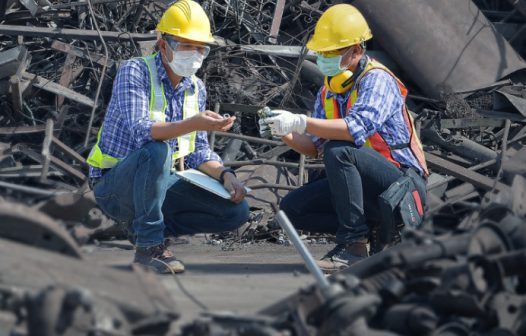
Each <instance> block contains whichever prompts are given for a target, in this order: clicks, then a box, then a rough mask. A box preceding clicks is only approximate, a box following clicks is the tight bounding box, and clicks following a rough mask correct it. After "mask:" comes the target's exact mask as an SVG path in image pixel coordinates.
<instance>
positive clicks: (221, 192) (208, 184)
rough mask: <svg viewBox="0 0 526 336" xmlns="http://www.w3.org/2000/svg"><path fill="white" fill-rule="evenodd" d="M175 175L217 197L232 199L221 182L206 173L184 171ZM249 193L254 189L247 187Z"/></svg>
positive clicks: (193, 170)
mask: <svg viewBox="0 0 526 336" xmlns="http://www.w3.org/2000/svg"><path fill="white" fill-rule="evenodd" d="M175 174H176V175H177V176H178V177H180V178H181V179H182V180H184V181H186V182H189V183H192V184H194V185H196V186H198V187H200V188H202V189H205V190H207V191H209V192H211V193H213V194H216V195H217V196H220V197H222V198H225V199H230V197H231V196H230V192H229V191H228V190H226V189H225V187H223V185H222V184H221V182H219V181H218V180H216V179H215V178H213V177H210V176H208V175H206V174H205V173H203V172H201V171H199V170H197V169H187V170H183V171H176V172H175ZM245 190H246V191H247V192H250V191H252V189H250V188H248V187H245Z"/></svg>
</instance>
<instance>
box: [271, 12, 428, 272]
mask: <svg viewBox="0 0 526 336" xmlns="http://www.w3.org/2000/svg"><path fill="white" fill-rule="evenodd" d="M371 37H372V34H371V31H370V29H369V27H368V25H367V23H366V21H365V19H364V17H363V16H362V15H361V13H360V12H359V11H358V10H357V9H356V8H355V7H353V6H351V5H348V4H339V5H335V6H333V7H330V8H329V9H328V10H327V11H326V12H324V13H323V15H322V16H321V17H320V19H319V21H318V22H317V24H316V27H315V30H314V35H313V36H312V38H311V39H310V40H309V42H308V43H307V47H308V48H309V49H310V50H313V51H315V52H316V53H317V55H318V56H317V64H318V67H319V69H320V70H321V72H322V73H323V74H324V75H325V84H324V85H323V87H322V88H321V89H320V90H319V92H318V95H317V99H316V103H315V106H314V112H313V114H312V117H306V116H305V115H302V114H293V113H290V112H288V111H284V110H270V111H267V113H268V114H269V115H268V117H266V118H263V119H260V130H261V132H262V134H264V133H265V132H268V131H269V130H270V132H271V133H272V134H273V135H275V136H281V137H282V139H283V141H284V142H285V143H287V144H288V145H289V146H290V147H291V148H293V149H294V150H296V151H297V152H300V153H303V154H305V155H308V156H312V157H323V161H324V164H325V177H324V178H321V179H318V180H316V181H314V182H311V183H309V184H307V185H305V186H303V187H301V188H299V189H296V190H294V191H292V192H290V193H289V194H288V195H287V196H286V197H285V198H284V199H283V200H282V202H281V204H280V207H281V209H282V210H283V211H284V212H285V213H286V214H287V216H288V217H289V218H290V220H291V222H292V223H293V224H294V225H295V226H296V228H298V229H302V230H307V231H311V232H327V233H335V234H336V242H337V246H336V247H335V248H334V249H333V250H332V251H330V252H329V253H328V254H327V255H326V256H325V257H323V259H322V260H320V261H319V266H320V267H321V268H322V269H323V270H325V271H327V272H331V271H336V270H339V269H342V268H345V267H348V266H349V265H351V264H353V263H354V262H356V261H359V260H361V259H363V258H365V257H367V256H368V252H369V251H368V249H367V244H368V239H369V236H370V235H369V231H370V228H369V226H368V224H367V223H368V222H376V223H381V224H383V223H387V224H389V223H390V225H391V226H390V227H387V230H384V231H383V232H384V236H385V232H389V231H393V230H396V229H397V228H400V225H399V224H401V223H402V219H404V222H405V219H407V217H409V218H410V220H413V222H411V223H410V225H412V226H418V225H419V224H420V222H421V219H422V216H423V215H424V206H425V180H426V177H427V175H428V170H427V167H426V162H425V158H424V152H423V150H422V146H421V144H420V141H419V139H418V136H417V134H416V133H415V129H414V127H413V120H412V118H411V115H410V114H409V113H408V110H407V108H406V105H405V99H406V96H407V90H406V88H405V86H404V85H403V84H402V83H401V82H400V80H398V78H396V77H395V76H394V75H393V73H391V71H389V70H388V69H387V68H386V67H385V66H383V65H382V64H380V63H379V62H377V61H375V60H373V59H371V58H370V57H368V56H367V54H366V53H365V41H366V40H369V39H370V38H371ZM389 195H394V196H393V197H386V196H389ZM396 197H398V198H399V200H398V202H392V200H395V198H396ZM395 201H396V200H395ZM407 208H409V210H411V211H412V212H410V211H406V210H408V209H407ZM411 216H413V217H411ZM402 217H404V218H402ZM384 238H385V237H384ZM384 240H385V239H384Z"/></svg>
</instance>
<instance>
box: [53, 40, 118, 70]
mask: <svg viewBox="0 0 526 336" xmlns="http://www.w3.org/2000/svg"><path fill="white" fill-rule="evenodd" d="M51 48H53V49H55V50H58V51H62V52H65V53H66V54H68V55H74V56H77V57H80V58H83V59H86V60H89V61H92V62H95V63H98V64H100V65H104V64H106V66H109V67H111V66H113V65H114V64H115V61H113V60H112V59H109V60H108V61H107V62H105V61H104V59H105V57H104V55H101V54H98V53H89V52H87V51H85V50H84V49H81V48H79V47H75V46H73V45H71V44H67V43H64V42H61V41H57V40H55V41H53V43H52V44H51Z"/></svg>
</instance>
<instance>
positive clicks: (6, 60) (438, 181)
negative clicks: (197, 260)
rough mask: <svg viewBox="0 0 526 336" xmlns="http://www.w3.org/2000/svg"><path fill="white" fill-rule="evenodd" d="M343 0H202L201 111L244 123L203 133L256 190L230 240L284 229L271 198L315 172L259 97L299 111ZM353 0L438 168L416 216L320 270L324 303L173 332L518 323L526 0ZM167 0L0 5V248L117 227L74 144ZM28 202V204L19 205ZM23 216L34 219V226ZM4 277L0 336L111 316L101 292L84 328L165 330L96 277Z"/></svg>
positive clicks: (510, 331) (144, 48)
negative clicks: (273, 133)
mask: <svg viewBox="0 0 526 336" xmlns="http://www.w3.org/2000/svg"><path fill="white" fill-rule="evenodd" d="M337 2H339V1H328V0H322V1H314V0H307V1H299V0H288V1H285V0H267V1H251V0H205V1H201V4H202V5H203V7H204V8H205V10H206V11H207V13H208V14H209V16H210V18H211V21H212V27H213V30H214V32H215V35H216V37H217V40H218V43H217V45H216V46H214V47H213V48H212V52H211V54H210V56H209V57H208V59H207V60H206V63H205V66H204V67H203V69H202V70H201V72H200V73H199V74H198V75H199V76H200V77H201V78H203V80H204V81H205V84H206V87H207V90H208V102H207V103H208V108H209V109H211V110H215V111H217V112H225V113H231V114H236V115H237V116H238V118H237V120H238V121H239V123H238V124H237V125H236V127H235V128H234V129H233V131H232V132H231V133H220V132H217V133H214V134H211V139H210V143H211V145H212V146H213V147H214V148H215V150H216V151H217V152H219V153H221V155H222V158H223V159H224V161H225V165H228V166H232V167H234V168H236V170H237V172H238V176H240V178H242V179H243V180H245V182H246V183H247V185H248V186H250V187H251V188H252V189H254V192H253V193H252V196H251V198H250V200H249V202H250V205H251V210H252V217H251V218H252V219H251V221H250V222H249V223H248V224H247V226H246V227H245V228H244V230H243V231H242V233H243V234H242V235H241V236H235V237H231V236H224V237H216V238H221V239H226V240H227V245H226V247H227V248H230V247H232V246H235V243H237V242H246V241H253V240H260V239H268V240H271V241H275V242H277V243H280V242H286V238H285V236H284V235H283V232H282V231H279V229H278V228H277V227H276V226H273V224H272V223H273V217H274V213H275V210H276V209H277V205H278V204H279V201H280V200H281V198H282V197H283V196H284V195H285V193H286V192H287V190H290V189H294V188H296V187H298V186H299V185H302V184H303V183H306V182H308V181H311V180H313V179H314V178H315V177H316V175H317V174H319V172H320V170H322V169H323V165H322V164H321V162H319V161H317V160H313V159H309V158H305V157H304V156H299V155H297V154H295V153H293V152H292V151H290V150H289V149H288V148H287V147H286V146H284V144H283V143H282V142H281V141H278V140H275V139H261V138H259V137H258V136H257V134H258V130H257V118H258V117H257V114H256V111H258V110H259V109H260V108H261V107H262V106H271V107H282V108H287V109H289V110H292V111H294V112H297V113H309V111H310V110H311V109H312V106H313V104H314V101H315V96H316V93H317V90H318V89H319V86H320V85H321V83H322V81H323V76H322V75H321V74H320V72H319V71H318V70H317V68H316V66H315V64H314V63H313V61H314V60H315V55H313V54H311V53H309V52H308V50H306V49H305V47H304V45H305V42H306V40H307V38H308V36H309V35H310V32H311V31H312V29H313V27H314V23H315V22H316V20H317V18H318V17H319V15H320V14H321V13H322V12H323V10H325V9H326V8H327V7H328V6H330V5H332V4H334V3H337ZM352 3H353V4H355V5H356V6H358V7H359V8H360V9H361V10H362V11H363V13H364V15H365V16H366V17H367V19H368V21H369V22H371V26H372V29H373V33H374V34H375V39H374V41H373V42H372V44H371V45H369V46H368V50H369V52H370V53H371V55H373V56H374V57H375V58H378V59H379V60H380V61H382V62H383V63H385V64H387V65H389V67H390V68H391V69H393V70H394V71H395V72H396V73H397V75H399V76H400V77H401V78H403V80H404V82H405V83H406V84H407V85H408V87H409V88H410V96H409V99H408V106H409V108H410V110H411V111H412V112H413V113H414V115H415V120H416V123H417V127H418V130H419V132H420V134H421V138H422V140H423V143H424V145H425V151H426V158H427V160H428V165H429V167H430V168H431V170H432V171H433V174H432V175H431V176H430V179H429V182H428V186H427V189H428V195H429V197H428V199H429V200H430V205H429V209H428V215H427V217H426V223H425V225H424V230H423V231H421V232H411V233H408V234H407V235H406V237H405V239H404V243H403V244H401V245H398V246H396V247H394V248H391V249H388V250H385V251H381V252H379V253H378V254H376V255H374V256H372V257H371V258H369V259H368V260H366V262H363V263H361V264H358V265H357V266H355V267H352V268H351V269H349V271H347V272H344V273H343V274H340V275H338V276H336V277H334V278H333V279H332V281H331V283H332V284H334V286H336V287H338V288H339V290H340V291H341V292H340V293H342V294H341V295H339V296H338V297H336V298H333V299H331V298H330V299H327V300H322V299H320V296H319V295H318V294H319V293H318V292H317V291H318V290H317V288H316V287H312V288H309V289H306V290H305V291H302V292H301V293H298V294H297V295H296V296H294V297H290V298H287V299H285V300H284V302H282V303H277V304H276V305H274V306H273V307H268V308H267V309H265V310H263V311H262V312H261V314H259V315H258V316H237V317H232V316H222V315H220V314H209V315H207V316H204V317H203V319H200V320H197V321H195V322H194V323H191V324H189V325H187V327H186V328H185V329H184V330H183V334H184V335H220V334H221V332H225V333H226V332H227V331H228V332H230V334H232V335H246V334H251V333H252V334H254V333H256V332H258V333H259V334H263V335H278V334H279V335H283V334H297V335H314V334H319V335H335V334H338V333H342V334H345V335H352V334H368V335H374V334H382V335H394V334H404V335H411V334H414V335H467V334H468V333H469V332H471V331H475V332H477V333H479V334H481V335H497V334H499V335H502V334H504V335H521V334H524V333H526V327H525V325H524V320H525V313H524V312H525V311H526V301H525V298H524V293H525V281H526V280H525V279H526V274H525V273H524V271H523V269H524V267H522V265H523V264H524V262H525V253H526V252H525V251H526V250H525V247H526V243H525V242H524V237H525V236H526V233H525V231H524V222H525V221H526V219H525V211H526V210H525V206H524V204H526V200H525V196H524V190H525V189H526V185H525V182H524V176H525V168H524V167H526V147H525V146H524V145H525V141H526V77H525V72H524V71H525V70H524V69H525V68H526V67H525V63H524V60H523V58H524V57H526V34H524V29H525V28H524V27H526V25H525V23H526V1H524V0H508V1H497V0H477V1H462V3H461V4H459V6H454V7H451V5H450V4H448V3H447V2H437V1H433V0H428V1H420V2H418V4H417V3H415V2H413V1H381V0H379V1H361V0H357V1H354V2H352ZM167 5H168V1H153V0H87V1H66V0H61V1H60V0H7V1H3V2H1V3H0V23H1V24H0V110H1V111H2V113H0V201H1V202H3V203H4V204H10V205H9V206H4V207H1V208H0V218H1V219H2V223H0V236H1V237H2V239H8V240H9V241H8V240H5V241H2V244H0V247H1V248H4V247H6V246H9V248H12V249H15V248H16V249H19V250H20V251H21V252H20V253H23V254H24V255H25V254H26V253H27V254H28V255H31V252H29V251H26V252H22V251H25V249H26V248H29V247H27V246H24V245H20V244H17V243H15V242H18V243H22V244H25V245H32V246H33V248H39V249H40V250H43V249H46V250H52V251H58V252H61V253H63V254H67V255H72V256H76V257H79V256H81V253H80V252H79V251H80V250H79V249H78V245H77V244H78V243H80V244H83V243H86V242H88V241H90V240H93V239H107V238H110V237H122V238H125V234H124V230H123V229H122V228H123V226H122V225H121V224H122V223H115V222H113V221H112V220H111V219H109V218H107V217H106V216H105V215H104V214H103V213H102V211H100V209H98V208H97V206H96V203H95V201H94V199H93V194H92V193H91V192H90V191H89V188H88V187H87V183H86V174H87V165H86V162H85V158H86V156H87V153H88V151H89V150H90V148H91V146H92V145H93V143H94V142H95V139H96V135H97V132H98V128H99V127H100V125H101V123H102V119H103V116H104V111H105V108H106V106H107V104H108V103H109V99H110V97H111V88H112V82H113V79H114V77H115V74H116V71H117V69H118V66H119V64H120V62H122V61H123V60H126V59H128V58H131V57H137V56H141V55H145V54H148V53H150V52H152V51H153V50H155V40H156V35H155V33H154V32H153V30H154V29H155V25H156V23H157V21H158V19H159V18H160V16H161V14H162V13H163V11H164V10H165V9H166V8H167ZM408 18H409V19H408ZM393 26H396V27H399V28H400V29H398V30H393V29H391V27H393ZM401 32H402V33H401ZM445 33H447V39H446V38H445V37H444V34H445ZM444 40H445V41H449V42H448V43H446V44H445V45H444V44H443V42H442V41H444ZM7 202H9V203H7ZM11 204H15V205H11ZM23 206H30V207H31V209H30V210H28V209H26V208H24V210H20V208H19V207H23ZM31 211H34V215H32V216H21V215H20V213H33V212H31ZM8 219H9V221H8ZM9 223H11V224H9ZM20 223H23V224H20ZM28 228H31V230H32V231H34V230H37V231H38V232H39V234H37V235H34V236H28V235H27V230H28ZM70 234H71V236H72V237H73V238H74V239H75V240H73V239H72V238H71V236H70ZM305 234H306V235H308V234H309V233H305ZM318 238H320V239H321V240H323V239H325V238H327V237H318ZM315 239H317V238H315ZM216 241H218V240H217V239H216ZM8 250H9V249H7V250H6V251H8ZM416 250H418V251H419V253H418V254H415V253H414V251H416ZM7 255H9V253H7V252H6V253H0V256H2V257H0V258H7ZM28 258H29V257H28ZM50 258H51V257H50ZM2 260H3V259H2ZM9 260H10V261H9V262H10V263H14V262H15V261H16V259H9ZM5 262H6V263H7V259H6V261H5ZM6 263H4V261H3V262H2V263H0V264H6ZM68 265H69V264H68ZM68 267H74V266H68ZM67 269H68V268H67V267H66V270H65V271H64V272H66V273H67ZM139 277H142V275H140V276H139ZM126 281H131V280H126ZM0 282H1V288H0V334H10V333H11V332H13V330H15V329H16V330H17V331H16V332H18V333H19V334H29V335H33V334H35V330H44V329H39V326H41V325H42V324H44V325H45V326H47V328H52V327H53V326H56V325H57V324H62V325H64V323H66V321H69V323H70V325H69V326H66V327H75V326H78V324H84V325H88V326H89V325H91V326H93V325H98V326H100V325H106V326H109V324H105V323H108V320H104V319H101V317H100V316H95V315H93V314H94V311H95V310H96V309H95V308H96V307H101V308H100V309H102V310H104V311H106V312H108V313H107V314H108V316H111V317H112V318H113V322H114V323H115V324H114V325H113V327H107V328H102V329H97V330H98V331H100V332H101V333H107V334H129V333H130V332H131V331H132V332H134V333H137V334H140V333H141V332H143V333H148V332H152V330H153V331H155V333H156V334H166V332H167V331H166V325H167V324H168V323H169V322H170V321H171V320H175V319H176V318H177V314H174V315H170V314H168V313H167V314H166V315H163V319H162V320H156V319H155V318H154V317H153V316H154V315H155V313H154V310H150V309H145V310H141V309H139V310H137V309H135V308H134V309H135V310H133V309H132V310H130V308H129V307H128V308H126V307H127V304H129V303H127V302H124V303H123V302H117V303H115V302H114V301H111V298H109V299H108V298H107V297H99V294H100V293H99V292H104V288H103V289H99V288H92V287H90V286H88V285H86V284H84V286H81V285H80V284H77V283H74V282H72V283H71V284H69V285H71V287H67V288H63V287H60V286H58V287H57V286H51V287H50V286H47V285H49V284H42V283H38V284H33V285H35V287H36V288H38V289H36V290H34V291H30V292H26V291H20V289H17V288H16V285H17V282H16V281H11V282H9V281H8V280H5V281H4V280H2V281H0ZM75 286H77V287H75ZM80 287H82V288H80ZM86 287H88V288H89V290H90V293H88V294H86V293H85V292H84V291H85V289H86ZM93 293H95V294H93ZM150 294H152V293H150ZM153 294H155V295H153V297H154V298H151V297H150V298H146V299H145V298H141V299H144V300H146V301H148V302H150V301H151V302H154V301H155V299H156V298H158V296H157V295H159V294H158V293H153ZM161 294H162V293H161ZM300 299H301V300H300ZM42 300H44V301H46V300H47V301H46V302H52V303H53V304H55V307H58V306H60V304H63V305H65V306H68V307H76V308H75V309H81V308H82V309H84V310H85V311H88V312H90V313H87V314H85V315H84V318H80V319H79V318H77V319H75V318H73V319H72V318H68V317H67V316H65V315H62V316H60V315H56V316H55V317H51V316H50V315H46V314H45V312H43V311H42V310H39V309H36V308H35V302H42ZM108 300H109V301H110V302H108ZM130 300H132V301H133V297H132V298H130ZM61 302H62V303H61ZM285 302H286V303H285ZM59 303H60V304H59ZM165 303H166V302H165ZM166 305H167V306H169V303H166ZM57 309H58V308H57ZM57 311H58V310H57ZM123 311H124V312H125V313H124V314H123V313H122V312H123ZM130 311H132V313H130ZM163 311H164V312H169V311H170V309H164V310H163ZM172 312H173V311H172ZM90 314H92V315H90ZM137 316H140V319H139V318H137ZM137 321H140V322H137ZM39 323H40V324H39ZM117 324H119V325H121V326H122V328H120V329H119V328H114V327H115V325H117ZM333 325H338V326H340V327H341V328H340V330H334V329H332V328H333V327H332V326H333ZM66 327H65V328H66ZM35 328H36V329H35ZM66 329H67V328H66ZM88 329H89V328H88ZM4 331H5V332H4ZM37 333H38V332H37ZM41 334H43V333H41ZM223 334H224V333H223Z"/></svg>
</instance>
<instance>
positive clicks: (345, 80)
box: [325, 70, 354, 94]
mask: <svg viewBox="0 0 526 336" xmlns="http://www.w3.org/2000/svg"><path fill="white" fill-rule="evenodd" d="M353 82H354V78H353V72H352V71H350V70H345V71H343V72H340V73H339V74H337V75H336V76H332V77H330V76H326V77H325V86H326V87H327V88H328V89H329V90H330V91H331V92H334V93H337V94H340V93H344V92H347V91H349V90H350V89H351V87H352V84H353Z"/></svg>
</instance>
